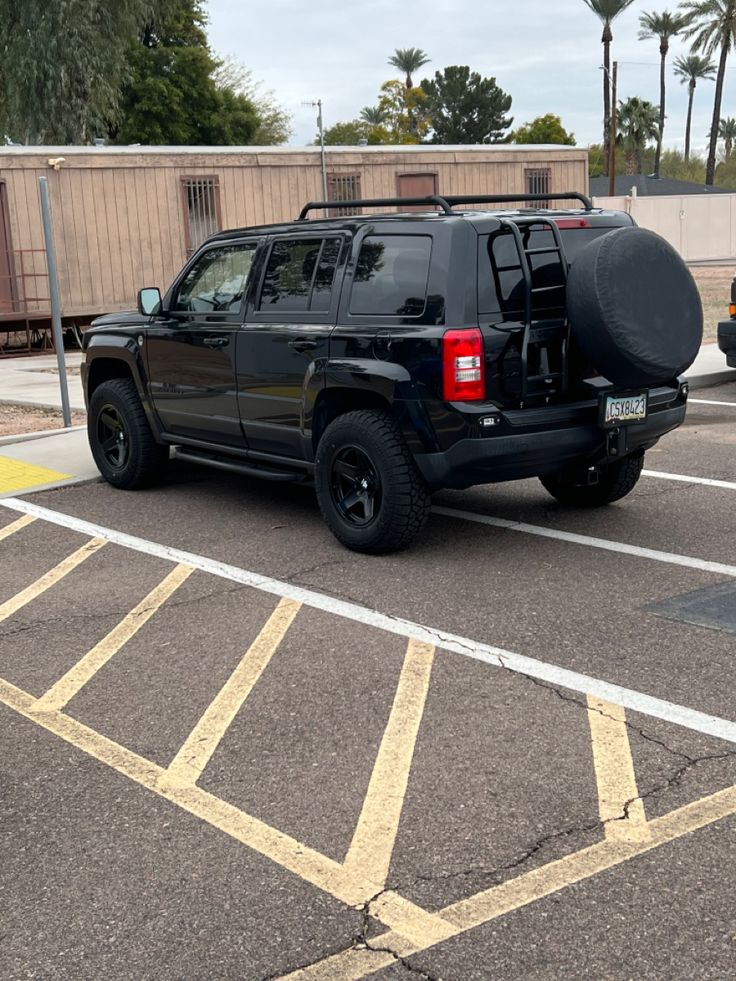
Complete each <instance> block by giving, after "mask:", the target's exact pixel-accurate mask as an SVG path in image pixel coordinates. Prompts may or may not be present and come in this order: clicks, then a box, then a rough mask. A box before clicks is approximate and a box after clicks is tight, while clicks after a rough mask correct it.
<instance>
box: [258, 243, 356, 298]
mask: <svg viewBox="0 0 736 981" xmlns="http://www.w3.org/2000/svg"><path fill="white" fill-rule="evenodd" d="M340 243H341V239H339V238H325V239H322V238H295V239H277V240H276V241H275V242H274V243H273V247H272V248H271V254H270V255H269V257H268V264H267V266H266V272H265V275H264V277H263V286H262V288H261V298H260V302H259V305H258V308H259V310H261V311H262V312H263V313H276V312H279V313H280V312H282V311H283V312H296V311H308V312H311V313H324V312H326V311H327V310H329V309H330V300H331V297H332V284H333V281H334V279H335V270H336V269H337V260H338V257H339V254H340Z"/></svg>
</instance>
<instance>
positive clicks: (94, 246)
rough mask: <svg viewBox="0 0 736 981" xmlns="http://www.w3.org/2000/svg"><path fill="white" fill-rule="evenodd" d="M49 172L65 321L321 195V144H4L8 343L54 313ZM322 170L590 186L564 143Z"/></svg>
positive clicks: (387, 190)
mask: <svg viewBox="0 0 736 981" xmlns="http://www.w3.org/2000/svg"><path fill="white" fill-rule="evenodd" d="M42 174H43V175H46V176H47V177H48V179H49V190H50V194H51V206H52V211H53V223H54V236H55V242H56V250H57V259H58V265H59V279H60V288H61V298H62V314H63V316H64V318H65V320H66V321H67V322H69V320H76V321H78V322H79V321H81V322H84V321H86V320H88V319H89V318H90V317H92V316H95V315H97V314H99V313H103V312H107V311H114V310H121V309H127V308H130V307H131V306H133V304H134V300H135V294H136V291H137V290H138V289H139V288H140V287H142V286H149V285H158V286H161V287H162V288H165V287H166V286H167V285H168V283H169V282H170V281H171V280H172V278H173V277H174V275H175V274H176V273H177V271H178V270H179V269H180V268H181V266H182V264H183V262H184V261H185V259H186V257H187V253H188V252H190V251H191V250H192V249H194V248H196V247H197V246H198V245H199V243H200V242H201V241H203V240H204V238H206V237H207V235H209V234H211V233H212V232H214V231H217V230H219V229H221V228H235V227H240V226H244V225H258V224H264V223H268V222H274V221H280V220H284V219H293V218H295V217H296V216H297V215H298V213H299V210H300V208H301V206H302V205H303V204H304V203H305V202H306V201H309V200H320V199H321V198H322V175H321V167H320V152H319V148H318V147H305V148H302V149H291V148H282V147H268V148H261V147H135V146H130V147H0V341H1V340H2V334H1V332H2V331H4V330H7V328H8V327H10V326H11V325H12V326H15V325H16V324H18V325H19V326H20V325H22V324H25V325H26V326H27V325H28V324H29V323H31V321H33V320H34V318H35V319H36V320H38V321H39V322H41V321H43V320H44V319H48V316H49V302H48V299H47V296H48V282H47V279H46V266H45V256H44V254H43V251H42V249H43V233H42V226H41V211H40V205H39V195H38V177H39V176H40V175H42ZM327 179H328V187H329V195H330V198H331V199H334V200H349V199H351V198H352V199H354V198H375V197H393V196H397V195H398V196H403V197H412V196H416V195H424V194H432V193H436V192H440V193H444V194H472V193H475V192H477V193H478V194H493V193H499V194H502V193H503V194H513V193H516V192H521V193H524V192H534V193H545V192H547V191H550V192H553V191H554V192H558V191H566V190H576V191H585V190H586V189H587V186H588V157H587V151H586V150H585V149H584V148H583V149H578V148H575V147H562V146H544V147H542V146H512V145H500V146H463V147H448V146H436V147H435V146H400V147H399V146H396V147H328V148H327Z"/></svg>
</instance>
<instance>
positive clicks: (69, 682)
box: [36, 565, 194, 712]
mask: <svg viewBox="0 0 736 981" xmlns="http://www.w3.org/2000/svg"><path fill="white" fill-rule="evenodd" d="M193 572H194V569H193V568H192V566H190V565H178V566H177V567H176V568H175V569H174V570H173V571H172V572H170V573H169V574H168V576H166V578H165V579H164V580H163V581H162V582H160V583H159V584H158V586H156V587H155V589H152V590H151V592H150V593H149V594H148V596H146V597H145V599H142V600H141V601H140V603H139V604H138V605H137V606H136V607H135V608H134V609H132V610H131V611H130V613H128V614H127V616H125V617H124V619H122V620H121V621H120V623H119V624H118V625H117V626H116V627H114V628H113V629H112V630H111V631H110V633H109V634H107V636H105V637H103V638H102V640H101V641H100V642H99V643H98V644H95V646H94V647H93V648H92V649H91V650H90V651H88V652H87V654H85V655H84V657H83V658H82V659H81V660H80V661H77V663H76V664H75V665H74V667H73V668H70V669H69V671H67V673H66V674H65V675H63V677H61V678H60V679H59V680H58V681H57V682H56V684H54V685H53V686H52V687H51V688H49V690H48V691H47V692H46V693H45V694H44V695H42V696H41V698H40V699H39V700H38V702H37V705H36V711H38V712H50V711H54V710H58V709H61V708H63V707H64V706H65V705H66V704H67V702H69V700H70V699H72V698H73V697H74V696H75V695H76V694H77V692H78V691H80V689H82V688H83V687H84V686H85V685H86V684H87V682H88V681H89V680H90V679H91V678H92V677H93V676H94V675H95V674H96V673H97V672H98V671H99V670H100V668H101V667H102V666H103V665H104V664H106V663H107V662H108V661H109V660H110V658H111V657H112V656H113V654H116V653H117V652H118V651H119V650H120V648H121V647H123V646H124V645H125V644H127V643H128V641H129V640H130V639H131V638H132V637H134V636H135V635H136V634H137V633H138V631H139V630H140V629H141V627H142V626H143V625H144V624H145V623H147V622H148V621H149V620H150V619H151V617H152V616H153V615H154V613H155V612H156V611H157V610H158V609H160V607H161V606H162V605H163V603H165V602H166V600H167V599H168V598H169V597H170V596H171V595H172V594H173V593H175V592H176V590H177V589H178V588H179V586H181V584H182V583H183V582H185V581H186V580H187V579H188V578H189V576H190V575H191V574H192V573H193Z"/></svg>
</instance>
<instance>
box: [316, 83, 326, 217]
mask: <svg viewBox="0 0 736 981" xmlns="http://www.w3.org/2000/svg"><path fill="white" fill-rule="evenodd" d="M317 110H318V111H317V125H318V127H319V149H320V158H321V161H322V200H323V201H326V200H327V160H326V158H325V131H324V126H323V125H322V100H321V99H317ZM326 217H327V211H326V210H325V218H326Z"/></svg>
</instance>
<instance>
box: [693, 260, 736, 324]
mask: <svg viewBox="0 0 736 981" xmlns="http://www.w3.org/2000/svg"><path fill="white" fill-rule="evenodd" d="M690 272H691V273H692V274H693V277H694V279H695V282H696V283H697V284H698V289H699V290H700V296H701V299H702V300H703V313H704V314H705V333H704V336H703V340H705V341H715V340H716V333H717V329H718V321H719V320H725V319H726V318H727V317H728V304H729V300H730V298H731V280H732V279H733V277H734V274H735V273H736V269H734V267H733V266H691V267H690Z"/></svg>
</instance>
